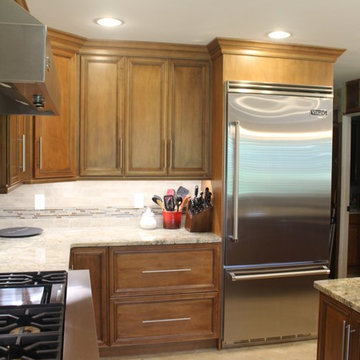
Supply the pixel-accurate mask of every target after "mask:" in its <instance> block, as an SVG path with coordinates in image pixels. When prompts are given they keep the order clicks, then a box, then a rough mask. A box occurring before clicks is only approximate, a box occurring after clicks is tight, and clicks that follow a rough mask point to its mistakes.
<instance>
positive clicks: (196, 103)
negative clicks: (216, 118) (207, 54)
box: [169, 60, 211, 178]
mask: <svg viewBox="0 0 360 360" xmlns="http://www.w3.org/2000/svg"><path fill="white" fill-rule="evenodd" d="M209 75H210V64H209V62H205V61H203V62H201V61H189V60H186V61H184V60H172V61H171V62H170V72H169V78H170V79H169V105H170V110H169V111H170V114H169V141H170V143H169V159H170V163H169V175H174V176H184V177H186V176H191V175H192V176H194V177H196V176H197V177H200V178H203V177H207V176H209V174H210V164H209V161H210V134H211V128H210V126H211V123H210V77H209Z"/></svg>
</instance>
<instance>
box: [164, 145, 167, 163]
mask: <svg viewBox="0 0 360 360" xmlns="http://www.w3.org/2000/svg"><path fill="white" fill-rule="evenodd" d="M164 158H165V159H164V161H165V164H164V165H165V169H167V143H166V140H164Z"/></svg>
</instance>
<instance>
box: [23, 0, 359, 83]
mask: <svg viewBox="0 0 360 360" xmlns="http://www.w3.org/2000/svg"><path fill="white" fill-rule="evenodd" d="M27 4H28V6H29V9H30V12H31V13H32V14H33V15H34V16H35V17H36V18H37V19H38V20H40V21H41V22H43V23H44V24H46V25H48V26H50V27H52V28H55V29H58V30H62V31H66V32H69V33H73V34H77V35H80V36H84V37H86V38H90V39H111V40H141V41H158V42H172V43H183V44H201V45H206V44H208V43H209V42H210V41H211V40H213V39H214V38H215V37H232V38H238V39H246V40H259V41H269V40H268V38H267V37H266V34H267V33H268V32H269V31H272V30H275V29H282V30H287V31H289V32H291V33H292V34H293V36H292V38H290V40H289V39H287V40H285V41H286V43H294V44H306V45H319V46H327V47H336V48H343V49H346V52H345V53H344V54H343V55H342V56H341V57H340V58H339V59H338V61H337V63H336V64H335V85H336V87H342V86H343V84H344V82H345V81H347V80H352V79H356V78H360V61H359V60H360V1H359V0H27ZM103 16H113V17H117V18H119V19H121V20H123V21H124V22H125V24H124V25H122V26H120V27H118V28H115V29H114V28H112V29H104V28H101V27H100V26H99V25H96V24H95V23H94V19H96V18H99V17H103Z"/></svg>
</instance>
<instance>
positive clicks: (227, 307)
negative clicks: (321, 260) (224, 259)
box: [222, 269, 328, 347]
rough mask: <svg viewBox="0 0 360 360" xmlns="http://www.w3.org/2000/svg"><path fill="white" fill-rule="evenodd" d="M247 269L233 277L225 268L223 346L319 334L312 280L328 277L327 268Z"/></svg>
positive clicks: (254, 343) (282, 340)
mask: <svg viewBox="0 0 360 360" xmlns="http://www.w3.org/2000/svg"><path fill="white" fill-rule="evenodd" d="M244 272H245V271H244V270H242V274H241V275H238V276H236V275H235V277H236V278H237V280H234V270H229V271H225V283H224V288H225V303H224V322H223V323H224V329H223V342H222V344H223V346H224V347H231V346H248V345H256V344H266V343H277V342H285V341H296V340H305V339H311V338H315V337H316V334H317V312H318V301H319V299H318V292H317V291H316V290H315V289H314V288H313V282H314V281H315V280H321V279H325V278H326V277H327V273H328V272H327V271H326V270H322V269H319V270H313V269H312V270H309V274H308V275H304V271H298V270H294V271H291V270H290V271H287V273H286V274H285V275H284V274H281V273H280V276H279V273H276V272H274V273H270V272H265V274H266V276H265V277H262V276H261V272H259V271H257V272H256V273H255V274H254V272H253V274H247V275H244ZM291 272H293V275H292V274H291ZM235 273H236V271H235ZM250 273H251V271H250ZM300 273H302V275H300ZM305 273H306V271H305ZM316 273H318V275H314V274H316ZM254 275H255V277H254V278H253V279H252V278H251V276H254ZM256 275H257V276H256ZM259 275H260V276H259ZM247 276H248V277H247ZM242 277H244V278H243V279H241V278H242Z"/></svg>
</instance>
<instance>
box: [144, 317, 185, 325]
mask: <svg viewBox="0 0 360 360" xmlns="http://www.w3.org/2000/svg"><path fill="white" fill-rule="evenodd" d="M189 320H191V318H190V317H183V318H175V319H158V320H143V321H142V323H143V324H154V323H163V322H172V321H189Z"/></svg>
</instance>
